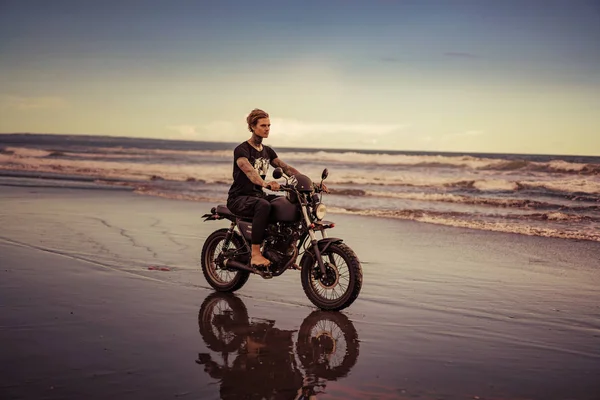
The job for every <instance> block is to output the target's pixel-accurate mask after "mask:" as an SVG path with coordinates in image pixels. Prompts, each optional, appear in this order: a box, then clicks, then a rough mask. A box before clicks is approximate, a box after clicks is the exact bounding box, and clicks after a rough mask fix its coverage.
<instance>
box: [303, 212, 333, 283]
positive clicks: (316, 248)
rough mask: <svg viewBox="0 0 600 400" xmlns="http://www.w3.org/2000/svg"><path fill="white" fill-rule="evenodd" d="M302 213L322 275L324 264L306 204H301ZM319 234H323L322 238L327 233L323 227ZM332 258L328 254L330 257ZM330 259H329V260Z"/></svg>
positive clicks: (324, 271) (324, 272)
mask: <svg viewBox="0 0 600 400" xmlns="http://www.w3.org/2000/svg"><path fill="white" fill-rule="evenodd" d="M301 208H302V215H303V216H304V221H305V222H306V226H308V237H310V244H311V245H312V247H313V249H314V251H315V257H317V263H318V264H319V270H320V271H321V274H322V275H323V276H324V275H325V274H326V270H325V264H323V260H322V259H321V250H319V241H318V240H317V237H316V236H315V231H314V228H313V227H314V224H313V223H312V222H311V221H310V218H309V217H308V212H307V211H306V204H303V205H302V207H301ZM321 235H323V239H326V238H327V233H326V232H325V229H321ZM331 258H333V257H332V256H330V259H331ZM330 261H331V260H330Z"/></svg>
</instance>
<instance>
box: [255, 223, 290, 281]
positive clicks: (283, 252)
mask: <svg viewBox="0 0 600 400" xmlns="http://www.w3.org/2000/svg"><path fill="white" fill-rule="evenodd" d="M296 236H297V234H296V233H295V231H294V230H293V229H292V228H290V227H289V226H281V225H271V226H269V228H268V233H267V238H266V239H265V246H264V249H263V255H264V256H265V257H266V258H268V259H269V260H271V265H272V268H273V269H274V270H275V271H277V270H279V269H280V268H283V267H284V266H285V265H286V264H287V263H288V261H290V259H291V258H292V257H293V256H294V255H295V254H296V251H295V250H296V249H295V245H294V242H295V241H296V240H298V238H297V237H296Z"/></svg>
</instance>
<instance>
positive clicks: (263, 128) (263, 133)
mask: <svg viewBox="0 0 600 400" xmlns="http://www.w3.org/2000/svg"><path fill="white" fill-rule="evenodd" d="M253 129H254V133H255V134H256V136H259V137H261V138H263V139H266V138H268V137H269V130H270V129H271V121H270V120H269V118H261V119H259V120H258V121H257V122H256V125H254V128H253Z"/></svg>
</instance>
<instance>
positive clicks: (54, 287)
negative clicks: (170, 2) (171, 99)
mask: <svg viewBox="0 0 600 400" xmlns="http://www.w3.org/2000/svg"><path fill="white" fill-rule="evenodd" d="M31 182H32V183H30V184H22V182H21V183H19V184H15V185H8V184H5V185H2V186H0V204H1V207H0V274H2V279H0V306H1V310H2V311H1V313H0V341H1V343H2V351H0V361H2V363H1V364H2V367H1V374H0V398H2V399H82V398H86V399H106V398H119V399H129V398H131V399H138V398H139V399H167V398H184V399H187V398H190V399H219V398H232V399H243V398H247V399H253V398H289V399H294V398H297V396H298V395H299V393H300V392H301V391H302V390H303V389H304V390H305V391H306V392H307V393H308V392H310V393H312V394H314V395H315V396H316V398H318V399H415V398H418V399H598V396H599V393H600V382H599V380H598V376H600V292H599V291H598V286H599V284H600V271H599V269H598V266H599V264H600V261H599V259H600V242H598V241H592V240H574V239H563V238H552V237H541V236H528V235H523V234H514V233H505V232H493V231H485V230H476V229H467V228H461V227H454V226H443V225H436V224H428V223H423V222H417V221H411V220H401V219H386V218H381V217H370V216H364V215H347V214H331V215H329V216H328V219H330V220H332V221H334V222H335V223H336V227H335V228H334V229H333V230H332V231H331V232H330V236H331V237H339V238H342V239H344V242H345V243H346V244H348V245H349V246H350V247H351V248H352V249H354V251H355V252H356V254H357V255H358V257H359V259H360V261H361V263H362V269H363V274H364V281H363V288H362V292H361V294H360V296H359V297H358V299H357V300H356V302H355V303H354V304H353V305H352V306H351V307H350V308H348V309H346V310H344V311H343V312H340V313H329V314H328V313H315V308H314V306H312V304H311V303H310V301H309V300H308V299H307V298H306V296H305V295H304V292H303V291H302V287H301V284H300V279H299V272H298V271H293V270H290V271H288V272H286V273H285V274H283V275H282V276H280V277H278V278H275V279H272V280H263V279H262V278H260V277H258V276H251V278H250V280H249V281H248V283H247V284H246V285H245V286H244V287H243V288H242V289H240V290H239V291H238V292H237V293H236V296H234V297H231V296H220V297H215V295H214V291H213V290H212V289H211V288H210V287H209V285H208V284H207V283H206V281H205V280H204V278H203V276H202V273H201V271H200V268H199V260H200V251H201V248H202V244H203V242H204V240H205V239H206V237H208V235H209V234H210V233H211V232H213V231H214V230H216V229H218V228H223V227H226V226H227V223H226V222H223V221H218V222H203V220H202V218H201V216H202V214H205V213H207V212H209V210H210V208H211V207H213V206H214V205H216V204H215V203H210V202H202V201H189V200H176V199H170V198H161V197H153V196H146V195H140V194H136V193H133V192H132V191H131V190H130V189H128V188H123V187H104V186H91V185H90V186H89V187H87V186H85V185H80V186H79V187H66V188H60V187H56V186H54V187H53V186H51V185H46V184H42V183H39V182H37V183H36V182H35V181H33V180H32V181H31ZM4 183H6V181H5V182H4ZM217 303H219V304H221V303H222V304H227V305H228V307H230V308H231V309H232V312H233V313H234V314H235V313H237V314H236V315H241V316H242V317H240V318H237V319H234V322H235V324H234V326H233V327H231V326H230V331H229V335H228V336H227V337H228V339H227V341H225V342H224V343H221V342H215V341H214V336H213V334H214V333H215V332H216V331H217V330H216V329H214V328H215V327H214V326H212V325H211V324H216V322H215V321H216V318H215V319H214V320H213V319H211V318H210V316H209V315H208V314H207V312H209V311H210V307H209V306H211V305H214V304H217ZM207 307H208V308H207ZM207 310H208V311H207ZM223 315H230V314H223ZM319 321H333V322H334V323H335V324H337V326H338V328H339V329H337V328H335V329H333V328H332V332H337V333H339V338H341V342H340V344H343V345H340V346H339V347H337V348H336V349H335V352H333V353H330V354H333V355H334V356H335V357H332V358H330V359H328V362H329V363H330V364H331V365H337V367H334V368H330V369H327V368H323V367H322V364H323V360H322V359H319V358H318V357H313V358H312V359H311V356H309V355H307V354H305V351H307V350H306V349H307V348H308V349H310V348H311V346H308V347H307V346H306V343H304V341H305V340H306V331H304V332H302V329H301V327H302V326H309V327H310V326H311V324H312V325H316V326H319V324H320V322H319ZM334 323H332V324H331V325H327V324H325V325H326V326H334V327H335V324H334ZM324 329H325V330H327V328H324ZM336 329H337V330H336ZM210 332H213V334H211V333H210ZM265 338H267V339H265ZM302 343H304V344H302ZM313 348H314V346H313ZM319 360H320V361H319ZM335 362H338V363H337V364H335ZM319 365H321V367H319ZM232 382H234V383H232ZM269 395H270V397H269Z"/></svg>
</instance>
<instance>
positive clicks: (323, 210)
mask: <svg viewBox="0 0 600 400" xmlns="http://www.w3.org/2000/svg"><path fill="white" fill-rule="evenodd" d="M325 214H327V207H325V204H323V203H319V204H318V205H317V208H315V217H317V219H323V218H325Z"/></svg>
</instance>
